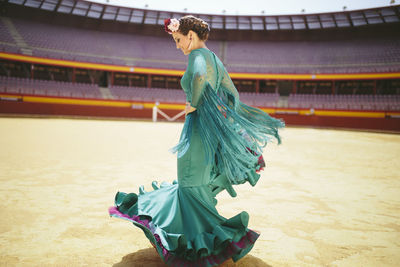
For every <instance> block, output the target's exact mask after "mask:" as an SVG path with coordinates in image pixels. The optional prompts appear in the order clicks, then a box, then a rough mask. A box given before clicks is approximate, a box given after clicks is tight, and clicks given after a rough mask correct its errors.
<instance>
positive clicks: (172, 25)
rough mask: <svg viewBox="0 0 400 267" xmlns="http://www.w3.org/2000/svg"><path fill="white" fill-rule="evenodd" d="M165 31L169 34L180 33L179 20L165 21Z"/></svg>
mask: <svg viewBox="0 0 400 267" xmlns="http://www.w3.org/2000/svg"><path fill="white" fill-rule="evenodd" d="M164 27H165V31H166V32H168V33H169V34H172V33H173V32H176V31H178V29H179V20H177V19H165V20H164Z"/></svg>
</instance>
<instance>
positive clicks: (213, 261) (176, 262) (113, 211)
mask: <svg viewBox="0 0 400 267" xmlns="http://www.w3.org/2000/svg"><path fill="white" fill-rule="evenodd" d="M108 211H109V214H110V216H115V217H119V218H121V219H126V220H128V221H131V222H136V223H139V224H141V225H143V226H144V227H146V228H147V229H148V230H149V231H150V232H151V233H152V234H153V235H154V238H155V239H156V241H157V244H153V245H157V246H158V247H160V248H161V250H162V254H163V256H164V261H165V262H166V263H167V264H168V265H171V266H187V267H192V266H215V265H218V264H221V263H223V262H224V261H226V260H228V259H230V258H232V257H233V256H235V255H236V254H238V253H240V252H241V251H242V250H244V249H246V248H248V247H249V246H252V245H254V243H255V242H256V240H257V238H258V236H259V234H257V233H256V232H254V231H252V230H250V229H249V231H248V232H247V233H246V235H244V236H243V237H242V238H241V239H240V240H239V241H238V242H231V243H230V244H229V245H228V246H227V247H226V249H225V250H224V251H223V252H222V253H221V254H219V255H209V256H206V257H203V258H201V259H198V260H197V261H188V260H185V259H182V258H178V257H176V256H175V255H173V254H172V253H171V252H169V251H168V250H167V249H166V248H165V247H164V246H163V244H162V242H161V239H160V237H159V236H158V234H156V233H154V228H153V227H151V226H150V224H149V221H148V220H141V219H140V217H139V216H136V215H134V216H132V217H131V216H129V215H127V214H124V213H122V212H120V211H119V210H118V208H117V207H115V206H114V207H110V208H109V210H108Z"/></svg>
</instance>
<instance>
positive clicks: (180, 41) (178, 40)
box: [172, 32, 192, 55]
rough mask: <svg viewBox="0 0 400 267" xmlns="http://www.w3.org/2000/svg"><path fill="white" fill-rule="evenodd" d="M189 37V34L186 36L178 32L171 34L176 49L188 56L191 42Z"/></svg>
mask: <svg viewBox="0 0 400 267" xmlns="http://www.w3.org/2000/svg"><path fill="white" fill-rule="evenodd" d="M189 36H190V32H189V33H188V34H187V35H186V36H185V35H183V34H181V33H180V32H173V33H172V38H174V40H175V44H176V49H180V50H182V53H183V54H185V55H189V54H190V50H189V46H190V43H191V42H192V41H191V40H190V38H189Z"/></svg>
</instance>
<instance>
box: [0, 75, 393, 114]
mask: <svg viewBox="0 0 400 267" xmlns="http://www.w3.org/2000/svg"><path fill="white" fill-rule="evenodd" d="M109 91H110V93H111V97H110V98H111V99H114V100H129V101H148V102H157V101H158V102H169V103H185V102H186V98H185V94H184V92H183V90H181V89H164V88H144V87H126V86H111V87H110V88H109ZM0 93H11V94H25V95H46V96H60V97H73V98H94V99H104V98H108V97H107V96H103V95H102V94H101V91H100V88H99V87H98V85H96V84H84V83H69V82H58V81H46V80H31V79H26V78H15V77H5V76H0ZM279 98H280V97H279V94H278V93H261V94H257V93H248V92H242V93H240V99H241V101H243V102H244V103H246V104H248V105H253V106H259V107H278V102H279ZM282 107H288V108H303V109H304V108H305V109H311V108H313V109H334V110H382V111H390V110H396V111H398V110H400V95H316V94H290V95H289V97H288V99H287V106H282Z"/></svg>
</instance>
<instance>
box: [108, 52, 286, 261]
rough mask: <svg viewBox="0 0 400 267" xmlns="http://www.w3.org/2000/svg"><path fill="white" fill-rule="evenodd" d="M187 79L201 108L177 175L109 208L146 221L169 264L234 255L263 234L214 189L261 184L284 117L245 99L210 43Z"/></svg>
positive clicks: (189, 128)
mask: <svg viewBox="0 0 400 267" xmlns="http://www.w3.org/2000/svg"><path fill="white" fill-rule="evenodd" d="M181 84H182V88H183V89H184V91H185V93H186V96H187V101H188V102H191V105H192V106H194V107H196V108H197V110H196V111H195V112H193V113H190V114H188V115H187V117H186V120H185V124H184V126H183V130H182V134H181V138H180V142H179V144H178V145H177V146H176V147H175V151H177V152H178V160H177V174H178V179H177V182H174V183H172V184H168V183H165V182H164V183H162V184H161V185H160V186H158V184H157V183H156V182H153V184H152V188H153V191H150V192H146V191H145V189H144V187H143V186H141V187H140V188H139V194H135V193H130V194H127V193H123V192H118V193H117V195H116V197H115V206H116V208H117V210H113V211H111V209H110V215H112V216H115V217H120V218H122V219H127V220H129V221H132V222H133V223H134V225H136V226H138V227H140V228H141V229H142V230H143V231H144V233H145V235H146V236H147V237H148V239H149V240H150V241H151V242H152V243H153V244H154V245H155V247H156V249H157V251H158V253H159V254H160V256H161V258H162V259H163V260H164V261H165V262H166V263H167V264H169V265H171V266H215V265H218V264H220V263H222V262H223V261H225V260H226V259H228V258H232V259H233V260H235V261H236V260H238V259H240V258H242V257H243V256H245V255H246V254H247V253H248V252H249V251H250V250H251V248H252V247H253V244H254V242H255V240H256V239H257V238H258V234H257V233H255V232H254V231H251V230H250V229H248V228H247V226H248V220H249V216H248V214H247V213H246V212H238V214H237V215H236V216H234V217H232V218H230V219H227V218H224V217H222V216H221V215H219V213H218V211H217V210H216V208H215V206H216V204H217V201H216V199H215V196H216V194H218V193H219V192H221V191H222V190H227V191H228V193H229V194H230V195H232V196H235V195H236V192H235V191H234V189H233V187H232V185H235V184H241V183H244V182H246V181H248V182H249V183H250V184H251V185H255V184H256V183H257V181H258V179H259V178H260V175H259V174H258V173H256V170H258V163H257V162H258V156H259V155H260V154H261V148H262V146H264V145H265V144H266V142H267V140H269V138H271V136H272V137H275V138H277V139H278V141H280V139H279V135H278V133H277V129H278V128H279V127H283V122H282V121H279V120H276V119H273V118H271V117H269V116H268V114H266V113H264V112H262V111H260V110H259V109H255V108H251V107H248V106H246V105H244V104H243V103H241V102H240V101H239V95H238V93H237V91H236V89H235V87H234V86H233V83H232V81H231V79H230V78H229V76H228V74H227V72H226V70H225V68H224V67H223V65H222V63H221V61H219V59H218V58H217V57H216V56H215V54H213V53H212V52H211V51H209V50H208V49H205V48H202V49H196V50H193V51H192V52H191V53H190V55H189V63H188V68H187V70H186V72H185V74H184V76H183V77H182V80H181ZM249 149H251V150H252V151H253V153H251V152H249ZM143 221H146V222H145V223H143ZM147 222H148V223H147ZM158 238H159V240H160V242H161V243H160V244H159V243H158V241H157V240H158ZM191 263H193V264H191Z"/></svg>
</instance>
